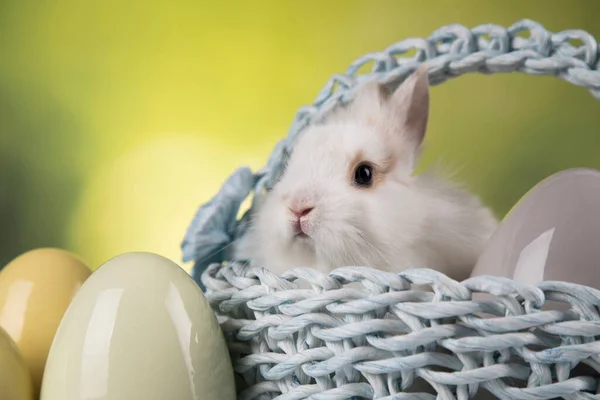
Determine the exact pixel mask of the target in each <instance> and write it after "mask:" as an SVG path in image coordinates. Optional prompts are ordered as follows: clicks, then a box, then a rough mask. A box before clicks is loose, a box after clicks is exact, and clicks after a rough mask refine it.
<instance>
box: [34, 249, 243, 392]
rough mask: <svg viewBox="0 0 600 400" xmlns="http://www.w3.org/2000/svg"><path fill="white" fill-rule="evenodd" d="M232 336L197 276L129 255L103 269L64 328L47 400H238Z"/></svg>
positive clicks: (47, 381)
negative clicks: (228, 337) (227, 338)
mask: <svg viewBox="0 0 600 400" xmlns="http://www.w3.org/2000/svg"><path fill="white" fill-rule="evenodd" d="M235 398H236V391H235V385H234V375H233V369H232V366H231V361H230V358H229V354H228V351H227V346H226V344H225V339H224V337H223V334H222V332H221V329H220V327H219V324H218V323H217V320H216V318H215V315H214V314H213V312H212V310H211V308H210V306H209V304H208V302H207V301H206V299H205V298H204V296H203V294H202V292H201V291H200V289H199V288H198V286H197V285H196V283H195V282H194V281H193V280H192V279H191V278H190V276H189V275H188V274H187V273H186V272H185V271H184V270H183V269H181V268H180V267H179V266H178V265H177V264H175V263H173V262H172V261H170V260H168V259H167V258H164V257H161V256H158V255H155V254H151V253H127V254H124V255H121V256H118V257H116V258H113V259H111V260H109V261H108V262H106V263H105V264H104V265H102V266H101V267H100V268H98V269H97V270H96V271H95V272H94V273H93V274H92V276H90V278H89V279H88V280H87V281H86V282H85V284H84V285H83V287H82V288H81V290H79V292H78V293H77V295H76V296H75V298H74V299H73V301H72V302H71V305H70V306H69V308H68V310H67V311H66V313H65V316H64V318H63V320H62V322H61V323H60V326H59V328H58V331H57V333H56V336H55V338H54V342H53V343H52V348H51V349H50V354H49V356H48V363H47V364H46V371H45V373H44V382H43V383H42V393H41V400H92V399H93V400H125V399H126V400H165V399H177V400H200V399H202V400H235Z"/></svg>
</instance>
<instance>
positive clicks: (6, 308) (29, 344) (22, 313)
mask: <svg viewBox="0 0 600 400" xmlns="http://www.w3.org/2000/svg"><path fill="white" fill-rule="evenodd" d="M90 273H91V271H90V270H89V269H88V268H87V267H86V266H85V265H84V264H83V263H82V262H81V261H80V260H79V259H78V258H77V257H75V256H74V255H72V254H71V253H68V252H66V251H64V250H60V249H52V248H44V249H36V250H31V251H29V252H27V253H24V254H22V255H20V256H19V257H17V258H15V259H14V260H13V261H11V262H10V263H9V264H8V265H6V266H5V267H4V269H3V270H2V272H0V327H2V328H3V329H4V330H5V331H6V332H7V333H8V334H9V335H10V336H11V338H12V340H13V341H14V342H15V343H16V345H17V347H18V348H19V351H20V353H21V355H22V357H23V359H24V360H25V364H26V365H27V366H28V367H29V370H30V371H31V377H32V380H33V387H34V393H35V394H36V397H37V394H38V393H39V390H40V386H41V383H42V375H43V372H44V366H45V364H46V358H47V357H48V352H49V350H50V345H51V344H52V339H53V338H54V334H55V333H56V329H57V328H58V325H59V323H60V320H61V318H62V317H63V314H64V312H65V310H66V309H67V307H68V306H69V303H70V302H71V299H72V298H73V296H74V295H75V293H76V292H77V290H79V288H80V287H81V285H82V284H83V282H84V281H85V280H86V279H87V277H88V276H89V275H90ZM0 398H1V397H0Z"/></svg>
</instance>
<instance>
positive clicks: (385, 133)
mask: <svg viewBox="0 0 600 400" xmlns="http://www.w3.org/2000/svg"><path fill="white" fill-rule="evenodd" d="M428 115H429V79H428V74H427V69H426V67H422V68H419V69H418V70H417V71H416V72H415V73H414V74H412V75H411V76H410V77H408V78H407V79H406V80H405V81H404V82H403V83H402V84H401V85H400V86H399V87H398V89H397V90H395V92H394V93H391V94H390V93H389V91H387V90H386V89H385V87H384V86H383V85H381V84H379V83H376V82H371V83H367V84H365V85H364V86H363V87H362V88H361V89H359V92H358V93H357V96H356V98H355V100H354V101H353V102H352V103H351V104H349V105H348V106H347V107H343V108H339V109H338V110H336V111H334V112H332V114H331V115H330V116H328V117H327V118H326V119H325V120H324V121H322V122H321V123H319V124H316V125H312V126H309V127H308V128H306V130H305V131H304V132H302V133H301V136H300V137H299V138H298V140H297V142H296V144H295V148H294V150H293V152H292V154H291V156H290V158H289V160H288V163H287V166H286V169H285V171H284V173H283V174H282V177H281V179H280V181H279V182H277V183H276V184H275V186H274V187H273V189H272V190H271V191H270V192H269V193H268V194H267V197H266V198H265V199H264V201H263V202H262V204H261V205H260V206H259V207H258V210H257V211H256V214H255V215H254V218H253V219H254V224H253V226H252V227H251V228H250V237H249V241H248V247H247V249H248V251H249V252H250V254H249V256H250V257H251V259H252V260H253V262H254V263H255V264H256V265H259V266H263V267H265V268H268V269H270V270H272V271H273V272H275V273H278V274H281V273H283V272H284V271H285V270H287V269H289V268H295V267H313V268H317V269H319V270H321V271H323V272H330V271H331V270H333V269H335V268H338V267H342V266H370V267H375V268H379V269H383V270H387V271H394V272H399V271H401V270H403V269H406V268H421V267H423V268H432V269H436V270H438V271H440V272H443V273H445V274H447V275H449V276H450V277H452V278H454V279H457V280H462V279H465V278H467V277H468V276H469V274H470V272H471V269H472V268H473V266H474V264H475V262H476V261H477V258H478V256H479V254H480V252H481V250H482V247H483V245H484V244H485V243H486V241H487V240H488V238H489V237H490V235H491V234H492V232H493V231H494V229H495V228H496V224H497V222H496V219H495V218H494V216H493V215H492V213H491V212H490V210H489V209H487V208H485V207H484V206H483V205H482V204H481V202H480V200H479V199H478V198H477V197H476V196H473V195H471V194H469V193H467V192H466V191H463V190H461V189H459V188H458V187H457V186H455V185H454V184H452V183H450V182H449V181H448V180H446V179H443V178H441V177H440V176H438V175H437V174H436V173H435V172H433V171H428V172H426V173H424V174H421V175H418V176H413V169H414V166H415V162H416V160H417V158H418V155H419V149H420V147H421V142H422V140H423V138H424V136H425V131H426V128H427V120H428Z"/></svg>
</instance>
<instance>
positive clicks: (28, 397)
mask: <svg viewBox="0 0 600 400" xmlns="http://www.w3.org/2000/svg"><path fill="white" fill-rule="evenodd" d="M0 399H2V400H33V386H32V384H31V375H30V374H29V368H27V365H25V361H23V358H22V357H21V353H19V349H18V348H17V345H16V344H15V342H13V340H12V339H11V338H10V336H9V335H8V333H6V332H5V331H4V329H2V328H0Z"/></svg>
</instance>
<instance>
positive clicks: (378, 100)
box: [351, 81, 390, 120]
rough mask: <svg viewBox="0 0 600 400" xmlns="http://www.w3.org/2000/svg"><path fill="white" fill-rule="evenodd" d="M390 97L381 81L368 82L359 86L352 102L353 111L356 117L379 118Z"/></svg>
mask: <svg viewBox="0 0 600 400" xmlns="http://www.w3.org/2000/svg"><path fill="white" fill-rule="evenodd" d="M389 97H390V96H389V92H388V90H387V89H386V87H385V86H384V85H382V84H381V83H379V82H377V81H370V82H366V83H364V84H363V85H362V86H361V87H359V88H358V91H357V93H356V96H355V98H354V101H353V102H352V106H351V113H352V114H353V116H354V117H363V118H366V119H367V120H369V119H374V118H376V117H378V118H379V117H381V111H382V110H383V107H384V105H385V104H386V103H387V101H388V98H389Z"/></svg>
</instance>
